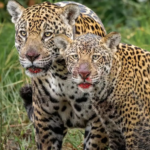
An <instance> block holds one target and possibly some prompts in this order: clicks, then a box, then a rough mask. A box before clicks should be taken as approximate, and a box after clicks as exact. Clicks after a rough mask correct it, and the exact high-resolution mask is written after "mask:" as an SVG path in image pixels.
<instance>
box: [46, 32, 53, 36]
mask: <svg viewBox="0 0 150 150" xmlns="http://www.w3.org/2000/svg"><path fill="white" fill-rule="evenodd" d="M51 35H52V33H51V32H45V33H44V36H45V37H50V36H51Z"/></svg>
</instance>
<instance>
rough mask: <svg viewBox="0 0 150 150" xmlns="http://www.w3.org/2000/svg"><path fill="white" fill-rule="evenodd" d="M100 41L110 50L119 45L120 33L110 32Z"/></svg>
mask: <svg viewBox="0 0 150 150" xmlns="http://www.w3.org/2000/svg"><path fill="white" fill-rule="evenodd" d="M101 41H102V42H104V43H105V44H106V45H107V46H108V47H109V48H111V49H112V48H115V47H116V46H118V45H119V43H120V41H121V35H120V33H117V32H111V33H109V34H107V35H106V36H105V37H103V38H102V40H101Z"/></svg>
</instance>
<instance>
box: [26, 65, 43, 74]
mask: <svg viewBox="0 0 150 150" xmlns="http://www.w3.org/2000/svg"><path fill="white" fill-rule="evenodd" d="M27 70H29V72H31V73H39V72H41V71H42V69H41V68H37V67H34V66H33V67H30V68H27Z"/></svg>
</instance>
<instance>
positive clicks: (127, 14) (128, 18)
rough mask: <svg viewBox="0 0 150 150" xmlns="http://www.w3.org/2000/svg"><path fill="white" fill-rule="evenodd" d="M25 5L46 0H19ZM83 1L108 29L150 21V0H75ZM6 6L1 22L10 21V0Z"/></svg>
mask: <svg viewBox="0 0 150 150" xmlns="http://www.w3.org/2000/svg"><path fill="white" fill-rule="evenodd" d="M17 1H18V2H19V3H20V4H22V5H23V6H24V7H27V6H29V5H31V4H34V3H41V2H43V1H44V0H17ZM49 1H50V2H59V1H62V0H49ZM74 1H76V2H79V3H82V4H84V5H86V6H88V7H89V8H91V9H92V10H94V11H95V12H96V13H97V14H98V16H99V17H100V18H101V20H102V22H103V24H104V25H105V27H106V28H107V30H109V31H112V30H114V29H117V28H120V27H122V26H127V27H129V28H133V27H135V26H137V27H140V26H141V20H142V19H143V18H144V19H145V18H146V19H147V21H148V22H149V23H150V17H149V15H150V14H148V12H149V13H150V11H149V8H150V0H93V1H91V0H74ZM2 2H3V3H4V8H1V9H0V22H10V17H9V14H8V13H7V11H6V4H7V2H8V0H2Z"/></svg>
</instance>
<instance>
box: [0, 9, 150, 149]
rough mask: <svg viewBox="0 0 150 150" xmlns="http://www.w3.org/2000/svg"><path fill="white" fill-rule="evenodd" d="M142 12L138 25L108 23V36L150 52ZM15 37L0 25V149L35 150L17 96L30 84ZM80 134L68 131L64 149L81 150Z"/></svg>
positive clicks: (10, 28) (147, 23)
mask: <svg viewBox="0 0 150 150" xmlns="http://www.w3.org/2000/svg"><path fill="white" fill-rule="evenodd" d="M141 11H143V12H141V14H138V15H137V16H136V18H134V19H135V20H136V21H138V24H139V25H137V24H134V20H128V22H129V23H128V24H130V26H127V25H126V26H125V25H124V26H123V25H118V26H117V20H116V22H115V23H114V25H111V26H110V24H107V22H105V23H106V24H104V25H105V27H106V29H107V30H108V33H109V32H110V31H118V32H120V33H121V35H122V42H123V43H129V44H134V45H136V46H139V47H141V48H144V49H147V50H149V51H150V40H149V39H150V19H149V16H148V14H150V10H144V9H142V10H141ZM145 12H147V13H146V14H145ZM118 20H119V19H118ZM103 22H104V21H103ZM107 25H108V26H107ZM14 35H15V30H14V26H13V24H6V23H5V24H0V150H13V149H14V150H15V148H16V147H18V148H19V149H20V150H35V149H36V146H35V141H34V131H33V126H32V123H31V122H29V120H28V117H27V114H26V112H25V109H24V107H23V102H22V100H21V98H20V97H19V89H20V87H21V86H22V85H23V84H25V83H29V78H28V77H27V76H26V75H25V73H24V70H23V68H22V67H21V65H20V64H19V60H18V54H17V50H16V49H15V47H14ZM83 132H84V131H83V130H77V129H74V130H69V133H68V134H67V136H66V138H65V140H64V146H63V147H64V149H67V150H73V149H74V150H80V149H82V146H83V145H82V141H83Z"/></svg>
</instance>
